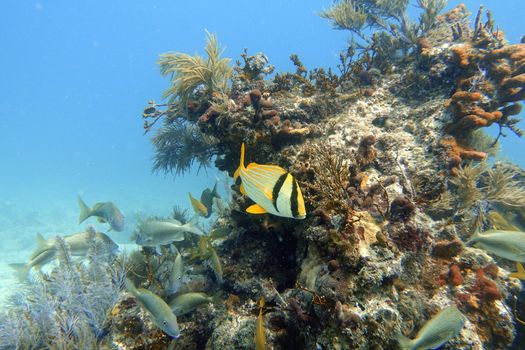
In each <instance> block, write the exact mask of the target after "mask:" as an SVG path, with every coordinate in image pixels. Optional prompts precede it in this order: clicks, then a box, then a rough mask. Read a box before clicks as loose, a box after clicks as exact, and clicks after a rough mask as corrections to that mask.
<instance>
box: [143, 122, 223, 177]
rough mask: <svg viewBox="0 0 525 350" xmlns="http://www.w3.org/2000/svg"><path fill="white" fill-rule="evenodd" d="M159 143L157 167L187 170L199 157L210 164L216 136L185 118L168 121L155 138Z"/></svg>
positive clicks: (156, 144) (179, 171)
mask: <svg viewBox="0 0 525 350" xmlns="http://www.w3.org/2000/svg"><path fill="white" fill-rule="evenodd" d="M151 141H152V143H153V146H154V147H155V160H154V162H153V171H154V172H158V171H162V172H164V173H173V172H174V173H175V174H177V175H178V174H183V173H185V172H186V171H188V170H189V169H190V168H191V166H192V164H193V163H194V162H195V161H196V162H197V163H198V164H199V167H207V166H208V165H209V163H210V161H211V157H212V156H213V154H214V148H213V145H214V142H215V141H214V139H213V138H212V137H211V136H207V135H204V134H203V133H201V132H200V130H199V129H198V128H197V127H196V126H195V125H193V124H189V123H187V122H184V121H182V120H179V121H177V122H174V123H169V124H166V125H165V126H164V127H163V128H161V129H159V130H158V132H157V134H156V135H155V136H154V137H153V138H152V139H151Z"/></svg>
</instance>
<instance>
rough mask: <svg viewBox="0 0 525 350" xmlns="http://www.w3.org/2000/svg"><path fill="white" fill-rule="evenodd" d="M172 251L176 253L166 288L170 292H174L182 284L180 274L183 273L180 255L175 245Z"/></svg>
mask: <svg viewBox="0 0 525 350" xmlns="http://www.w3.org/2000/svg"><path fill="white" fill-rule="evenodd" d="M172 247H173V252H174V253H175V254H176V256H175V261H174V262H173V268H172V270H171V276H170V285H169V288H168V290H169V291H170V293H175V292H177V290H179V288H180V287H181V285H182V276H183V275H184V267H183V265H182V255H181V254H180V253H179V251H178V250H177V248H175V246H172Z"/></svg>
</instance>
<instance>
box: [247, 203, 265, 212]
mask: <svg viewBox="0 0 525 350" xmlns="http://www.w3.org/2000/svg"><path fill="white" fill-rule="evenodd" d="M246 212H247V213H250V214H266V213H267V211H266V209H264V208H263V207H261V206H260V205H259V204H254V205H250V206H249V207H248V208H247V209H246Z"/></svg>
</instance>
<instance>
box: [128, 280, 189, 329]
mask: <svg viewBox="0 0 525 350" xmlns="http://www.w3.org/2000/svg"><path fill="white" fill-rule="evenodd" d="M124 284H125V286H126V289H127V290H128V291H129V292H130V293H131V294H133V295H134V296H135V298H137V300H138V302H139V304H140V306H142V308H143V309H144V310H146V312H147V313H148V314H149V315H150V317H151V319H152V321H153V323H154V324H155V326H157V327H158V328H160V329H161V330H162V331H163V332H164V333H166V334H168V335H170V336H172V337H173V338H178V337H179V336H180V329H179V324H178V323H177V316H175V315H174V314H173V311H171V308H170V307H169V306H168V304H166V302H165V301H164V300H162V298H160V297H159V296H157V295H156V294H155V293H153V292H151V291H149V290H147V289H144V288H138V289H137V288H136V287H135V285H134V284H133V282H131V280H129V279H128V278H126V279H125V281H124Z"/></svg>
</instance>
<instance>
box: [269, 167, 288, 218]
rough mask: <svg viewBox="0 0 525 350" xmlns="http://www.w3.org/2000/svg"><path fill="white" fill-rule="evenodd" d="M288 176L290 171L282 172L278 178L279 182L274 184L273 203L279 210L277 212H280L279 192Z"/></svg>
mask: <svg viewBox="0 0 525 350" xmlns="http://www.w3.org/2000/svg"><path fill="white" fill-rule="evenodd" d="M287 177H288V173H284V174H282V175H281V176H279V178H278V179H277V182H276V183H275V185H274V186H273V191H272V203H273V206H274V208H275V210H277V212H279V209H277V197H279V192H281V188H282V187H283V184H284V182H285V181H286V178H287Z"/></svg>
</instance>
